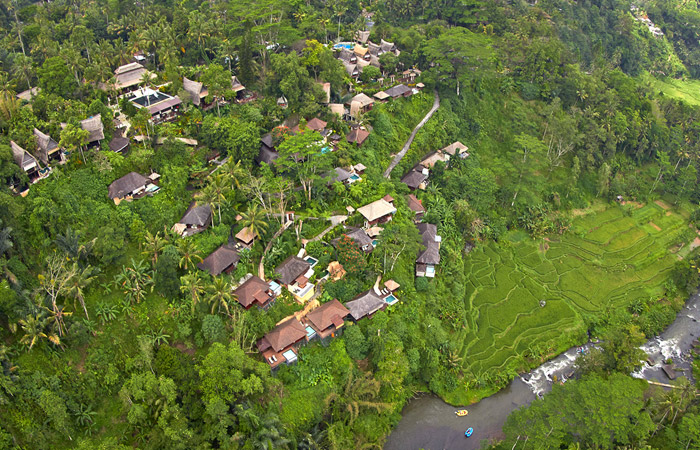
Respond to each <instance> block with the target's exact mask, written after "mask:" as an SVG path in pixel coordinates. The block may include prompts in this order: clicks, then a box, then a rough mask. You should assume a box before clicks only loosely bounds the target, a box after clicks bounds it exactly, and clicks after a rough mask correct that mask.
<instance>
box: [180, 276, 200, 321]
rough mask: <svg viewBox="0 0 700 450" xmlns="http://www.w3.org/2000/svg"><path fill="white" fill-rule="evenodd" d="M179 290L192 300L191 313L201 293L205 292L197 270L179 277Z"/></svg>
mask: <svg viewBox="0 0 700 450" xmlns="http://www.w3.org/2000/svg"><path fill="white" fill-rule="evenodd" d="M180 283H181V284H180V291H181V292H183V293H186V294H188V295H189V297H190V300H192V314H194V309H195V307H196V306H197V303H199V300H201V298H202V294H204V293H205V292H206V288H205V286H204V282H203V281H202V277H201V276H200V275H199V272H190V273H188V274H187V275H184V276H182V277H180Z"/></svg>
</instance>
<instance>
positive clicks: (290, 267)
mask: <svg viewBox="0 0 700 450" xmlns="http://www.w3.org/2000/svg"><path fill="white" fill-rule="evenodd" d="M276 273H277V275H278V276H277V281H279V283H280V284H281V285H282V286H285V287H286V288H287V290H288V291H289V292H291V294H292V295H293V296H294V298H295V299H296V300H297V301H298V302H300V303H304V302H306V301H307V300H309V299H310V298H311V297H313V295H314V293H315V292H316V291H315V288H316V286H315V285H314V284H313V283H309V278H311V277H312V276H313V275H314V271H313V269H312V268H311V263H310V262H308V261H306V260H304V259H302V258H300V257H298V256H296V255H292V256H290V257H289V258H287V259H285V260H284V261H282V263H281V264H280V265H279V267H277V270H276Z"/></svg>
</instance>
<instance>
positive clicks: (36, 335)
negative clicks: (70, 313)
mask: <svg viewBox="0 0 700 450" xmlns="http://www.w3.org/2000/svg"><path fill="white" fill-rule="evenodd" d="M18 322H19V325H20V326H21V327H22V331H23V332H24V335H23V336H22V337H21V338H20V340H19V342H20V343H22V344H24V345H29V349H30V350H31V349H32V348H33V347H34V345H36V344H37V343H38V342H40V341H41V340H42V339H47V340H48V341H49V342H51V343H53V344H55V345H61V339H60V338H59V337H58V336H57V335H56V334H55V333H49V334H46V333H45V332H44V329H45V328H46V325H47V323H48V322H47V319H46V318H44V317H41V316H40V315H30V316H28V317H27V318H26V319H20V320H19V321H18Z"/></svg>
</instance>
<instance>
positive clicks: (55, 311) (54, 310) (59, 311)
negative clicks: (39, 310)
mask: <svg viewBox="0 0 700 450" xmlns="http://www.w3.org/2000/svg"><path fill="white" fill-rule="evenodd" d="M44 309H45V310H46V312H48V313H49V316H48V317H47V322H48V323H50V324H51V325H52V328H53V329H54V330H58V335H59V336H60V337H63V336H64V335H67V334H68V329H67V328H66V320H65V319H66V317H67V316H72V315H73V313H72V312H70V311H66V307H65V306H62V305H57V304H54V305H52V307H51V308H44Z"/></svg>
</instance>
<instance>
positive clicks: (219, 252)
mask: <svg viewBox="0 0 700 450" xmlns="http://www.w3.org/2000/svg"><path fill="white" fill-rule="evenodd" d="M240 260H241V256H240V255H239V254H238V251H237V250H236V249H235V248H233V247H231V246H229V245H228V244H224V245H222V246H221V247H219V248H217V249H216V250H214V251H213V252H212V253H211V254H210V255H209V256H207V257H206V258H204V260H202V262H201V263H199V264H197V268H199V269H201V270H206V271H207V272H209V273H210V274H211V275H212V276H217V275H221V274H222V273H231V272H232V271H233V270H235V269H236V266H237V265H238V261H240Z"/></svg>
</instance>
